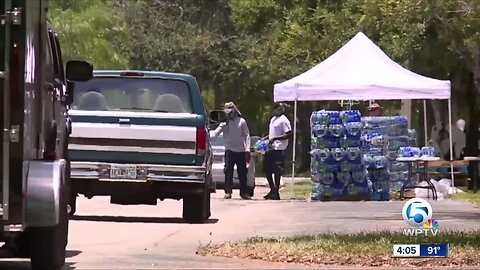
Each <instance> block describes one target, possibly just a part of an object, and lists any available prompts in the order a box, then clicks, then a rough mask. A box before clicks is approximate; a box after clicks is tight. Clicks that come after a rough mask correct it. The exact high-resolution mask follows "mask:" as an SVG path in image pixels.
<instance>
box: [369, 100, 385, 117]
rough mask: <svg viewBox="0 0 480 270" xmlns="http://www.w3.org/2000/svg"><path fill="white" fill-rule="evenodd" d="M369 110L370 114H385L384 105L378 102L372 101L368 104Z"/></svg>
mask: <svg viewBox="0 0 480 270" xmlns="http://www.w3.org/2000/svg"><path fill="white" fill-rule="evenodd" d="M367 109H368V111H369V112H370V116H382V115H383V107H382V106H380V105H379V104H378V103H372V104H371V105H370V106H368V108H367Z"/></svg>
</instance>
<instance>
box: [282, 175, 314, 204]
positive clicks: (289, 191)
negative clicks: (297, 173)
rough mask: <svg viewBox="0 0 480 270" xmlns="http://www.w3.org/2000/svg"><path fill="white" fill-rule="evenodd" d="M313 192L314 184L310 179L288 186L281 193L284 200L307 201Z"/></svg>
mask: <svg viewBox="0 0 480 270" xmlns="http://www.w3.org/2000/svg"><path fill="white" fill-rule="evenodd" d="M311 191H312V183H311V181H310V180H309V179H308V180H302V181H298V182H294V183H293V184H290V185H286V186H285V188H283V189H282V190H281V191H280V193H281V194H280V195H281V198H282V199H287V200H306V199H308V197H310V192H311Z"/></svg>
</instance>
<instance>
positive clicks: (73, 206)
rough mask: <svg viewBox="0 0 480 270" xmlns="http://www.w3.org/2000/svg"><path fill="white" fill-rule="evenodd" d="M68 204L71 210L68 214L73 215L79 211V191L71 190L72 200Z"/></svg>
mask: <svg viewBox="0 0 480 270" xmlns="http://www.w3.org/2000/svg"><path fill="white" fill-rule="evenodd" d="M68 205H69V206H70V212H68V215H69V216H70V217H73V216H74V215H75V212H77V193H74V192H70V201H69V203H68Z"/></svg>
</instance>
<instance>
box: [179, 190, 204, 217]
mask: <svg viewBox="0 0 480 270" xmlns="http://www.w3.org/2000/svg"><path fill="white" fill-rule="evenodd" d="M210 216H211V211H210V192H209V191H208V189H205V190H204V192H203V193H202V194H198V195H190V196H187V197H185V198H183V215H182V217H183V219H184V220H185V221H186V222H187V223H205V221H207V220H208V218H209V217H210Z"/></svg>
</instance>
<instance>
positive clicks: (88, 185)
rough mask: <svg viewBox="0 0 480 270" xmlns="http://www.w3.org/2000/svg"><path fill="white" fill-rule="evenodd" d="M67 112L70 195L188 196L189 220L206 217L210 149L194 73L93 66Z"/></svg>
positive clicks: (117, 199) (143, 200)
mask: <svg viewBox="0 0 480 270" xmlns="http://www.w3.org/2000/svg"><path fill="white" fill-rule="evenodd" d="M70 115H71V118H72V134H71V136H70V137H71V138H70V144H69V156H70V160H71V164H72V165H71V178H72V187H73V193H72V202H74V201H75V198H76V196H77V194H83V195H85V196H86V197H87V198H92V197H93V196H110V197H111V203H117V204H151V205H155V204H156V203H157V199H160V200H164V199H177V200H179V199H183V202H184V214H183V217H184V218H185V219H186V220H187V221H189V222H203V221H205V220H206V219H208V217H209V216H210V190H211V189H212V181H211V166H212V165H211V163H212V151H211V146H210V142H209V137H208V122H207V117H206V111H205V108H204V106H203V103H202V99H201V96H200V91H199V88H198V85H197V83H196V81H195V78H194V77H192V76H189V75H185V74H175V73H164V72H141V71H133V72H132V71H95V72H94V78H93V79H92V80H91V81H89V82H86V83H82V84H78V85H76V86H75V98H74V105H73V109H72V110H70ZM73 205H75V204H73ZM74 208H75V209H76V205H75V207H74ZM75 209H74V210H75ZM73 212H74V211H73Z"/></svg>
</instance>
